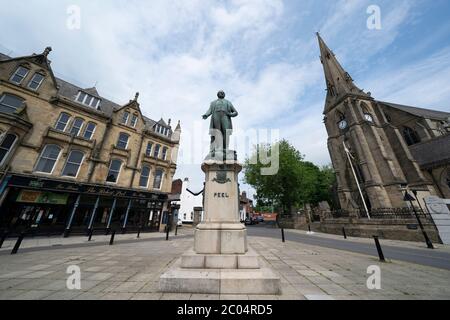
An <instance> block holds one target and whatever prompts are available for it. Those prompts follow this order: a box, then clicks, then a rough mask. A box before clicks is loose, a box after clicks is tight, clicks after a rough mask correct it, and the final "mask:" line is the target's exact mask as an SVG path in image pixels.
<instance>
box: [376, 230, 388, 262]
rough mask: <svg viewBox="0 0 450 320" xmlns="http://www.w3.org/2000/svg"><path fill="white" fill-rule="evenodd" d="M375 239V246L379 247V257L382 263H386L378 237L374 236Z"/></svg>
mask: <svg viewBox="0 0 450 320" xmlns="http://www.w3.org/2000/svg"><path fill="white" fill-rule="evenodd" d="M373 238H374V239H375V245H376V247H377V251H378V256H379V257H380V261H381V262H386V260H385V259H384V254H383V250H382V249H381V245H380V240H379V239H378V236H373Z"/></svg>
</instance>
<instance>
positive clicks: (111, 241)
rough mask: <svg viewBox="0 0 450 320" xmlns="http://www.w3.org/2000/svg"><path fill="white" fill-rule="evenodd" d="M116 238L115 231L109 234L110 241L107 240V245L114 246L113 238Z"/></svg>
mask: <svg viewBox="0 0 450 320" xmlns="http://www.w3.org/2000/svg"><path fill="white" fill-rule="evenodd" d="M115 236H116V230H113V231H112V233H111V240H109V245H110V246H112V245H113V244H114V237H115Z"/></svg>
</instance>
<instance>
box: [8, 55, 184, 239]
mask: <svg viewBox="0 0 450 320" xmlns="http://www.w3.org/2000/svg"><path fill="white" fill-rule="evenodd" d="M50 52H51V48H47V49H45V51H44V52H43V53H42V54H33V55H30V56H25V57H18V58H11V57H8V56H6V55H2V54H0V228H5V229H9V230H17V229H20V228H27V229H28V228H31V229H33V230H37V231H39V232H48V233H60V232H63V231H64V230H65V232H66V233H68V232H69V231H72V232H76V231H78V232H84V231H86V229H88V230H89V229H94V228H96V229H106V230H109V229H111V228H114V229H115V230H117V229H122V230H125V229H132V228H138V227H142V228H143V229H144V230H155V231H156V230H159V228H160V224H161V220H162V218H163V215H164V213H166V214H167V211H168V210H169V208H168V194H169V193H170V191H171V187H172V177H173V176H174V174H175V170H176V163H177V155H178V148H179V141H180V135H181V128H180V124H179V123H178V126H177V127H176V129H175V130H172V127H171V123H170V120H169V122H168V123H166V122H165V121H164V120H162V119H161V120H160V121H153V120H151V119H149V118H147V117H146V116H144V115H143V114H142V112H141V109H140V104H139V102H138V97H139V94H136V96H135V97H134V99H132V100H130V101H129V102H128V103H125V104H117V103H114V102H112V101H109V100H108V99H105V98H103V97H102V96H100V95H99V93H98V92H97V90H96V88H86V89H85V88H80V87H77V86H75V85H73V84H71V83H69V82H66V81H64V80H62V79H59V78H57V77H55V76H54V74H53V71H52V68H51V65H50V61H49V59H48V56H49V54H50Z"/></svg>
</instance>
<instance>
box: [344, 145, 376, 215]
mask: <svg viewBox="0 0 450 320" xmlns="http://www.w3.org/2000/svg"><path fill="white" fill-rule="evenodd" d="M342 144H343V145H344V150H345V153H346V154H347V158H348V162H350V167H351V168H352V172H353V176H354V177H355V181H356V185H357V186H358V190H359V194H360V196H361V200H362V203H363V205H364V209H365V210H366V214H367V217H368V218H369V220H370V219H371V218H370V214H369V209H368V208H367V204H366V200H365V199H364V195H363V193H362V190H361V186H360V185H359V180H358V177H357V176H356V171H355V168H354V167H353V162H352V159H351V158H350V151H349V150H348V148H347V146H346V145H345V141H343V142H342Z"/></svg>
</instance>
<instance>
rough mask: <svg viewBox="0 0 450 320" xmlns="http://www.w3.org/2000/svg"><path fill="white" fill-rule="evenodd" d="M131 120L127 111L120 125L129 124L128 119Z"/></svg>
mask: <svg viewBox="0 0 450 320" xmlns="http://www.w3.org/2000/svg"><path fill="white" fill-rule="evenodd" d="M129 118H130V113H129V112H128V111H125V112H124V113H123V115H122V120H121V121H120V123H122V124H124V125H126V124H127V123H128V119H129Z"/></svg>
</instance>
